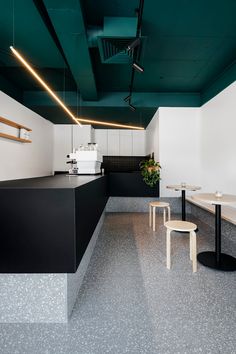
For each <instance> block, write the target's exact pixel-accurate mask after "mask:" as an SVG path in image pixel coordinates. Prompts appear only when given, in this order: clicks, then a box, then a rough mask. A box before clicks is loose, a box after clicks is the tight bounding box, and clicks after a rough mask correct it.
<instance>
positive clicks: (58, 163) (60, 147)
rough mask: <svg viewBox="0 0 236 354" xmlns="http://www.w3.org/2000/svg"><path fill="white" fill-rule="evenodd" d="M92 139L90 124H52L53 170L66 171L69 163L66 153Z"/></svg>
mask: <svg viewBox="0 0 236 354" xmlns="http://www.w3.org/2000/svg"><path fill="white" fill-rule="evenodd" d="M92 140H93V129H92V128H91V125H83V126H82V127H80V126H79V125H74V124H56V125H54V163H53V166H54V171H68V169H69V168H70V165H68V164H67V163H66V162H67V161H68V159H67V155H68V154H69V153H70V152H72V150H73V148H78V147H79V146H80V145H81V144H83V145H87V144H88V143H90V142H92Z"/></svg>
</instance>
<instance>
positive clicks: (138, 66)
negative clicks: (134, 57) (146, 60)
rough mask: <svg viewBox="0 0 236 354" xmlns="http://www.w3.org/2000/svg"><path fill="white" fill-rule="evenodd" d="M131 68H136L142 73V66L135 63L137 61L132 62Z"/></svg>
mask: <svg viewBox="0 0 236 354" xmlns="http://www.w3.org/2000/svg"><path fill="white" fill-rule="evenodd" d="M133 68H134V69H135V70H136V71H138V72H139V73H143V72H144V68H143V67H142V66H141V65H139V64H137V63H135V62H134V63H133Z"/></svg>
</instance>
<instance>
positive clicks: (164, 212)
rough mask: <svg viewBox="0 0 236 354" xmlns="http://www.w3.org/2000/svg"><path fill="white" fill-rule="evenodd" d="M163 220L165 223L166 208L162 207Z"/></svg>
mask: <svg viewBox="0 0 236 354" xmlns="http://www.w3.org/2000/svg"><path fill="white" fill-rule="evenodd" d="M163 222H164V225H165V223H166V208H163Z"/></svg>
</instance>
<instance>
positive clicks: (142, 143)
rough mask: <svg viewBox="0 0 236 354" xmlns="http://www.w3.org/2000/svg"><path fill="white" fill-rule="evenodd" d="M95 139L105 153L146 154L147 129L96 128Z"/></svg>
mask: <svg viewBox="0 0 236 354" xmlns="http://www.w3.org/2000/svg"><path fill="white" fill-rule="evenodd" d="M94 132H95V134H94V141H95V142H96V143H97V144H98V146H99V149H100V150H101V151H102V154H103V155H108V156H145V155H146V131H145V130H143V131H142V130H130V129H94Z"/></svg>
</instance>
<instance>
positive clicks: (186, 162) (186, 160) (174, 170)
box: [159, 108, 201, 197]
mask: <svg viewBox="0 0 236 354" xmlns="http://www.w3.org/2000/svg"><path fill="white" fill-rule="evenodd" d="M200 123H201V120H200V109H199V108H160V109H159V158H160V163H161V167H162V170H161V178H162V180H161V196H170V197H171V196H172V197H176V196H177V194H176V192H175V191H172V190H169V189H168V190H167V189H166V185H169V184H179V183H181V182H186V183H188V184H194V185H201V168H200V154H199V151H200Z"/></svg>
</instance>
